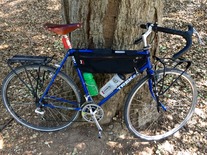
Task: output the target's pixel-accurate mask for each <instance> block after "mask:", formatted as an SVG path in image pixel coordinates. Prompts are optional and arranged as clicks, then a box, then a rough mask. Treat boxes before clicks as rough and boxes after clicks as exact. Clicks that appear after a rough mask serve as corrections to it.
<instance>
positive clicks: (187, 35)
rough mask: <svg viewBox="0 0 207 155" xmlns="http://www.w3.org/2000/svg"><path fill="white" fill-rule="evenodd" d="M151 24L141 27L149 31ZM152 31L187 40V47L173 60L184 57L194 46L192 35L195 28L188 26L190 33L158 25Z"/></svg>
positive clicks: (175, 55)
mask: <svg viewBox="0 0 207 155" xmlns="http://www.w3.org/2000/svg"><path fill="white" fill-rule="evenodd" d="M150 25H151V24H150V23H148V24H147V25H144V24H141V25H140V27H141V28H143V29H147V28H148V27H149V26H150ZM152 30H153V31H155V32H164V33H168V34H175V35H179V36H182V37H183V38H184V39H185V40H186V45H185V47H184V48H183V49H181V50H180V51H179V52H177V53H175V54H174V55H173V57H172V59H174V60H175V59H177V58H179V57H180V56H181V55H183V54H184V53H185V52H186V51H187V50H188V49H189V48H190V47H191V45H192V34H193V26H192V25H188V31H181V30H175V29H170V28H165V27H159V26H157V25H154V26H152Z"/></svg>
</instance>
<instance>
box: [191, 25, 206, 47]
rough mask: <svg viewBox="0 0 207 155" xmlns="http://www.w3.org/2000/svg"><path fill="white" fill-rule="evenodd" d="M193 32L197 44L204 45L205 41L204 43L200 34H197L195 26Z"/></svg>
mask: <svg viewBox="0 0 207 155" xmlns="http://www.w3.org/2000/svg"><path fill="white" fill-rule="evenodd" d="M193 33H195V35H196V36H197V38H198V42H199V44H200V45H205V43H204V42H203V40H202V39H201V36H200V35H199V33H198V31H196V29H195V28H193Z"/></svg>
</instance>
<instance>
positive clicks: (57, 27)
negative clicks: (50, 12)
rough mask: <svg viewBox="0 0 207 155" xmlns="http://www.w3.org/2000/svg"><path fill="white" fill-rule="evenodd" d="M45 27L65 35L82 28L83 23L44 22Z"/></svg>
mask: <svg viewBox="0 0 207 155" xmlns="http://www.w3.org/2000/svg"><path fill="white" fill-rule="evenodd" d="M44 27H45V28H46V29H47V30H49V31H52V32H54V33H56V34H60V35H65V34H67V33H70V32H72V31H74V30H76V29H77V28H80V27H81V23H74V24H51V23H46V24H44Z"/></svg>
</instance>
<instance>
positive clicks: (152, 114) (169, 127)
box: [126, 71, 197, 140]
mask: <svg viewBox="0 0 207 155" xmlns="http://www.w3.org/2000/svg"><path fill="white" fill-rule="evenodd" d="M170 73H171V74H172V75H173V76H172V77H170V76H169V75H170ZM161 74H162V73H160V75H161ZM167 74H168V77H166V78H167V79H168V80H169V82H166V84H165V85H167V84H168V83H170V80H171V79H173V77H174V76H178V75H180V72H175V71H172V72H167ZM181 78H182V80H181V79H179V80H178V81H177V82H176V83H175V84H174V85H173V86H172V87H171V88H170V89H169V90H168V91H167V92H166V93H165V94H164V95H163V96H162V97H160V101H161V102H162V103H163V104H165V106H166V108H167V111H166V112H165V111H163V110H162V109H161V110H160V113H158V112H157V108H156V102H155V101H154V100H151V101H150V102H147V100H149V99H147V98H148V97H149V96H147V97H146V96H145V97H144V98H143V97H142V96H144V95H146V94H150V93H149V90H147V92H144V93H143V90H142V88H146V87H148V86H147V81H148V80H147V79H145V81H144V82H143V83H142V85H140V86H139V88H140V89H137V91H135V92H134V94H133V95H132V96H131V100H130V101H129V104H130V106H128V109H127V116H126V117H127V119H126V120H128V123H127V124H128V128H129V129H130V131H132V132H133V133H134V134H135V135H136V136H138V137H140V138H142V139H145V140H160V139H163V138H166V137H168V136H170V135H172V134H173V133H175V132H176V131H178V130H179V129H180V128H181V127H182V126H183V125H185V124H186V122H187V121H188V120H189V119H190V117H191V116H192V113H193V110H194V108H195V103H196V98H197V95H196V94H197V92H196V90H195V88H194V84H193V83H192V81H191V79H189V77H187V76H182V77H181ZM184 81H185V82H184ZM175 85H176V86H175ZM183 87H186V89H185V90H184V91H183V92H182V93H176V92H179V90H180V89H181V88H183ZM187 87H188V88H187ZM158 90H159V86H158ZM145 91H146V89H145ZM140 92H141V93H140ZM190 92H191V93H190ZM138 94H139V95H138ZM190 94H191V95H190ZM140 95H141V96H140ZM167 95H168V96H167ZM149 98H151V96H150V97H149ZM143 100H144V101H143ZM141 101H143V102H141ZM148 103H150V104H148ZM166 103H168V104H166ZM183 103H185V104H183ZM175 119H177V121H176V123H174V121H175Z"/></svg>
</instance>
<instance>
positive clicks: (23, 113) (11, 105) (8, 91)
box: [3, 66, 80, 131]
mask: <svg viewBox="0 0 207 155" xmlns="http://www.w3.org/2000/svg"><path fill="white" fill-rule="evenodd" d="M26 68H27V70H28V73H27V74H28V75H29V76H30V77H32V76H34V77H32V78H31V79H30V80H29V78H27V77H28V75H27V74H26V73H25V72H24V68H20V69H19V70H17V74H18V75H20V76H21V77H22V78H24V77H25V78H24V80H25V81H26V83H27V84H28V85H29V87H31V88H32V87H33V88H32V89H35V90H36V89H37V90H38V91H37V95H38V96H40V95H41V94H42V93H43V91H44V90H45V87H46V85H47V84H48V82H49V81H50V79H51V76H52V74H53V72H54V69H52V68H50V67H41V70H40V71H41V72H40V73H39V76H40V77H41V76H42V77H44V78H40V80H39V81H38V83H39V84H38V86H37V82H36V80H35V78H36V77H37V72H38V71H39V68H38V66H32V67H30V66H27V67H26ZM33 69H34V70H33ZM11 79H12V81H10V80H11ZM30 83H32V84H30ZM68 85H69V81H68V79H67V78H66V77H65V76H64V75H62V74H59V76H58V77H57V79H56V80H55V82H54V84H53V85H52V87H51V89H50V91H49V94H50V95H52V96H57V95H58V97H60V98H66V99H68V100H71V101H72V100H74V99H75V100H77V101H76V102H80V97H79V96H78V94H77V92H74V90H75V88H71V87H67V86H68ZM36 86H37V87H36ZM64 90H67V91H64ZM3 93H4V94H3V100H4V102H5V103H7V104H5V105H6V108H7V109H8V110H9V112H10V113H11V114H12V116H13V117H14V118H15V119H16V120H17V121H18V122H19V123H21V124H23V125H25V126H27V127H29V128H32V129H35V130H40V131H55V130H60V129H62V128H65V127H67V126H69V125H70V124H71V123H72V122H73V120H75V119H76V118H77V116H78V112H77V111H69V110H67V109H64V108H59V109H52V108H51V107H47V106H45V107H43V110H44V111H45V113H44V115H40V114H37V113H35V109H36V104H37V103H36V98H35V97H34V95H33V94H32V92H31V91H29V90H28V87H25V85H24V84H23V83H22V82H21V81H20V80H19V78H17V77H16V76H15V75H14V74H12V75H11V76H10V77H8V79H7V81H6V83H5V84H4V91H3ZM44 102H46V103H51V104H53V105H56V106H62V107H63V106H65V107H67V108H68V107H70V108H78V107H79V104H76V105H73V106H71V105H68V104H66V103H60V102H59V103H58V101H54V100H52V99H44Z"/></svg>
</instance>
